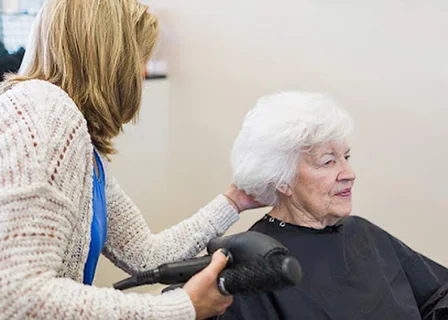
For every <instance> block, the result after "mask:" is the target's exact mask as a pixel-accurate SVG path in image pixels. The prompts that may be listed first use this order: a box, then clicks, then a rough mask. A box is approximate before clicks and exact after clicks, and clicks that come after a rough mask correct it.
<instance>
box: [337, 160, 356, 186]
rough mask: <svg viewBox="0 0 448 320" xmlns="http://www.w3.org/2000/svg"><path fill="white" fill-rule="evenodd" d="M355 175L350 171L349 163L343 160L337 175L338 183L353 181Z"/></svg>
mask: <svg viewBox="0 0 448 320" xmlns="http://www.w3.org/2000/svg"><path fill="white" fill-rule="evenodd" d="M355 179H356V173H355V171H354V170H353V169H352V166H351V164H350V162H348V161H347V160H345V159H344V161H343V162H342V166H341V172H340V173H339V175H338V180H339V181H344V180H345V181H355Z"/></svg>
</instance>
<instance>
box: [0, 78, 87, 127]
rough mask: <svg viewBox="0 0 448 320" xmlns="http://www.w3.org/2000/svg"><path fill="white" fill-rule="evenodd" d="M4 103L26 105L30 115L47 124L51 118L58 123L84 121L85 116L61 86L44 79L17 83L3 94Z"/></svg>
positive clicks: (2, 101) (16, 105)
mask: <svg viewBox="0 0 448 320" xmlns="http://www.w3.org/2000/svg"><path fill="white" fill-rule="evenodd" d="M0 101H1V103H2V104H10V105H12V106H13V107H14V109H16V108H20V107H25V108H26V109H27V111H28V113H29V115H30V116H33V117H34V118H40V119H41V120H42V121H43V122H45V123H46V124H50V123H51V122H50V121H48V120H50V119H52V120H54V121H55V122H57V123H64V122H65V120H67V121H73V120H75V121H82V119H83V118H84V117H83V116H82V114H81V112H80V111H79V109H78V107H77V106H76V104H75V103H74V101H73V100H72V99H71V98H70V97H69V95H68V94H67V93H66V92H65V91H64V90H62V89H61V88H60V87H58V86H56V85H54V84H52V83H50V82H48V81H43V80H37V79H33V80H26V81H21V82H18V83H16V84H15V85H14V86H12V87H11V88H10V89H9V90H7V91H6V92H5V93H4V94H3V95H2V96H0Z"/></svg>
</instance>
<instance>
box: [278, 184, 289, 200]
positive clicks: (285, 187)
mask: <svg viewBox="0 0 448 320" xmlns="http://www.w3.org/2000/svg"><path fill="white" fill-rule="evenodd" d="M277 190H278V191H279V192H280V193H281V194H283V195H285V196H287V197H290V196H292V190H291V187H290V186H289V184H287V183H283V184H281V185H280V186H278V187H277Z"/></svg>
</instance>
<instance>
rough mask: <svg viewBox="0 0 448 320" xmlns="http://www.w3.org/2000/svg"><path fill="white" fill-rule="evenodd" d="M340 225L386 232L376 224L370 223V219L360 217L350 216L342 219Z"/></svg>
mask: <svg viewBox="0 0 448 320" xmlns="http://www.w3.org/2000/svg"><path fill="white" fill-rule="evenodd" d="M339 224H343V225H347V226H354V227H356V228H368V229H371V230H375V231H378V232H385V231H384V230H383V229H381V228H380V227H379V226H377V225H376V224H375V223H373V222H371V221H369V220H368V219H366V218H364V217H360V216H355V215H352V216H349V217H346V218H344V219H342V220H341V221H340V222H339Z"/></svg>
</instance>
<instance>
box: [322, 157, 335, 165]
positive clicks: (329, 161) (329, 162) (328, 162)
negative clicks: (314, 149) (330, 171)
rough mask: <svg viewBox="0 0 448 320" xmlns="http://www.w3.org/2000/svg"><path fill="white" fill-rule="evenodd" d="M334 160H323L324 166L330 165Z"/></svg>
mask: <svg viewBox="0 0 448 320" xmlns="http://www.w3.org/2000/svg"><path fill="white" fill-rule="evenodd" d="M334 162H335V161H334V160H333V159H332V160H327V161H325V162H324V166H328V165H331V164H333V163H334Z"/></svg>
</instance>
